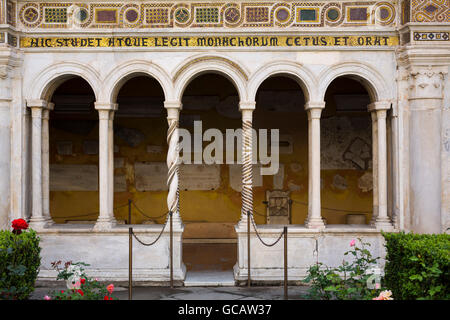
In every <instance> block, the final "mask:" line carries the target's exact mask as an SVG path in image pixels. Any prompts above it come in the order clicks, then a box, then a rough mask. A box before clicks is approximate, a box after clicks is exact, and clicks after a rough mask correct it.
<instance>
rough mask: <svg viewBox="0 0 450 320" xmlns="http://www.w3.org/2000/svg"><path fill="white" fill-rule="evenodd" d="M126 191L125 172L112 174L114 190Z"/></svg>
mask: <svg viewBox="0 0 450 320" xmlns="http://www.w3.org/2000/svg"><path fill="white" fill-rule="evenodd" d="M126 191H127V178H126V175H125V174H115V175H114V192H126Z"/></svg>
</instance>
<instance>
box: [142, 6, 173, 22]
mask: <svg viewBox="0 0 450 320" xmlns="http://www.w3.org/2000/svg"><path fill="white" fill-rule="evenodd" d="M145 22H146V23H148V24H166V23H169V9H166V8H155V9H147V11H146V15H145Z"/></svg>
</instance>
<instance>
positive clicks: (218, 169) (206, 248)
mask: <svg viewBox="0 0 450 320" xmlns="http://www.w3.org/2000/svg"><path fill="white" fill-rule="evenodd" d="M182 103H183V110H182V111H181V115H180V129H181V132H180V135H182V134H183V133H182V132H183V131H184V132H185V133H189V134H190V137H191V141H192V142H191V144H190V145H191V150H190V151H189V150H186V149H182V150H181V158H182V161H183V164H182V165H181V166H180V204H181V217H182V220H183V223H184V224H185V229H184V233H183V261H184V263H185V265H186V268H187V270H188V271H206V270H208V271H211V270H216V271H219V270H232V268H233V265H234V264H235V263H236V252H237V249H236V233H235V230H234V227H235V225H236V223H237V222H238V221H239V218H240V210H241V195H240V190H239V187H240V181H241V170H240V166H239V165H237V164H235V163H233V164H227V163H226V153H229V152H231V153H233V156H234V159H236V155H237V153H238V152H239V153H240V152H241V150H240V149H238V148H237V146H236V145H237V144H235V146H234V148H233V150H231V151H228V152H225V151H226V150H225V147H226V139H225V137H226V130H227V129H238V128H241V114H240V112H239V97H238V92H237V90H236V88H235V87H234V85H233V83H231V82H230V80H229V79H227V78H226V77H225V76H222V75H220V74H216V73H206V74H201V75H199V76H197V77H196V78H195V79H193V80H192V81H191V82H190V83H189V84H188V85H187V87H186V89H185V91H184V93H183V97H182ZM197 133H198V135H197ZM208 135H211V137H210V138H208ZM183 140H184V137H183ZM186 141H187V140H186ZM195 146H198V147H199V149H198V150H196V149H195ZM202 153H203V154H202ZM208 156H211V158H210V159H208ZM189 160H191V161H189ZM189 162H190V163H191V164H189ZM230 275H231V272H230Z"/></svg>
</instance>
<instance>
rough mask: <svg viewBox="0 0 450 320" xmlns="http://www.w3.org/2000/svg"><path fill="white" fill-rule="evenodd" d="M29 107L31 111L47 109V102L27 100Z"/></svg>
mask: <svg viewBox="0 0 450 320" xmlns="http://www.w3.org/2000/svg"><path fill="white" fill-rule="evenodd" d="M27 107H28V108H31V109H35V108H40V109H43V108H47V101H45V100H41V99H27Z"/></svg>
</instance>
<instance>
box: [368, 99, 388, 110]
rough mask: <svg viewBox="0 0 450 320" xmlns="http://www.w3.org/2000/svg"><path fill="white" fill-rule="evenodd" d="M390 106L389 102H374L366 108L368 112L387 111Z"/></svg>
mask: <svg viewBox="0 0 450 320" xmlns="http://www.w3.org/2000/svg"><path fill="white" fill-rule="evenodd" d="M391 104H392V103H391V102H390V101H376V102H372V103H371V104H369V105H368V106H367V110H368V111H369V112H372V111H378V110H389V109H390V108H391Z"/></svg>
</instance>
